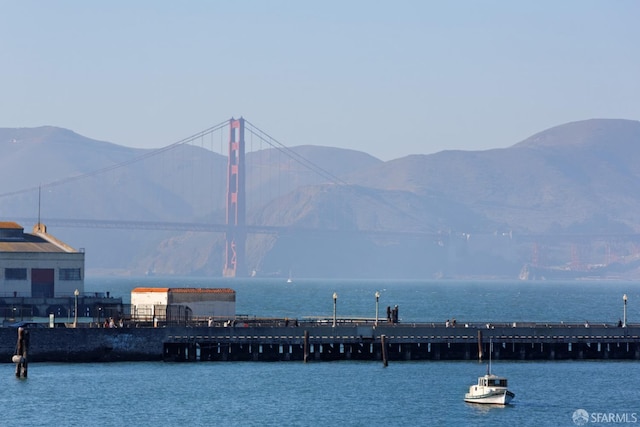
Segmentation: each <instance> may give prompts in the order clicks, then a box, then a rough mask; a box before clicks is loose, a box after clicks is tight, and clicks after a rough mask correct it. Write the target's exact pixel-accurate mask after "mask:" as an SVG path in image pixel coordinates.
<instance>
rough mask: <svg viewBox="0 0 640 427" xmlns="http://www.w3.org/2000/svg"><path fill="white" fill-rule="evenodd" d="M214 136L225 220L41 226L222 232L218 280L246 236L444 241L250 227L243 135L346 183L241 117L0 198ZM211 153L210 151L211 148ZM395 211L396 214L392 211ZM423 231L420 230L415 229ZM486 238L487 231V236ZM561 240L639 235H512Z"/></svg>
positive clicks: (236, 270)
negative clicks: (222, 166)
mask: <svg viewBox="0 0 640 427" xmlns="http://www.w3.org/2000/svg"><path fill="white" fill-rule="evenodd" d="M226 130H228V138H227V139H226V141H224V136H223V134H224V132H225V131H226ZM217 133H220V136H221V140H220V152H223V151H224V146H226V149H227V156H226V157H227V165H226V176H225V181H226V188H225V191H224V192H225V201H224V206H225V222H224V223H222V222H202V221H201V222H193V221H192V222H182V221H147V220H145V221H132V220H124V221H123V220H97V219H78V218H66V219H65V218H56V219H47V223H48V224H49V225H51V226H59V227H81V228H82V227H85V228H117V229H142V230H145V229H146V230H172V231H200V232H216V233H224V234H225V251H224V266H223V272H222V274H223V276H225V277H235V276H236V275H245V274H246V272H245V271H243V269H244V268H245V267H243V265H244V260H245V257H246V253H245V252H246V247H245V243H246V238H247V234H275V235H282V234H284V233H288V232H290V233H324V234H326V233H340V234H342V235H344V234H349V233H358V234H368V235H372V236H385V237H394V236H402V237H413V238H416V239H429V240H432V241H433V240H440V239H443V238H447V236H446V232H442V231H441V230H426V231H416V230H415V228H414V230H412V231H401V230H362V229H359V230H344V229H341V230H337V229H318V228H312V227H308V228H304V227H300V226H275V225H274V226H270V225H253V224H248V223H247V216H246V214H247V196H246V194H247V193H246V179H247V177H246V174H247V164H246V158H245V155H246V149H247V140H246V139H247V135H250V137H251V145H253V138H254V137H255V138H257V139H258V140H259V141H260V144H262V143H265V144H266V145H267V146H268V147H269V148H272V149H275V150H276V151H277V152H278V153H279V154H281V155H283V156H286V157H287V158H288V159H290V161H291V162H293V163H295V164H297V165H300V166H301V167H302V168H304V169H306V170H308V171H311V172H313V173H314V174H316V175H317V176H319V177H321V178H322V179H323V180H324V181H325V182H327V183H331V184H334V185H339V186H347V185H349V184H348V183H347V182H345V181H344V180H343V179H342V178H340V177H338V176H336V175H335V174H333V173H331V172H330V171H328V170H327V169H325V168H323V167H321V166H319V165H317V164H315V163H314V162H312V161H310V160H308V159H307V158H305V157H304V156H302V155H301V154H299V153H298V152H296V151H294V150H292V149H290V148H288V147H287V146H285V145H284V144H282V143H280V142H279V141H278V140H276V139H275V138H273V137H271V136H270V135H269V134H267V133H266V132H264V131H262V130H261V129H259V128H258V127H257V126H255V125H253V124H252V123H251V122H249V121H247V120H245V119H244V118H242V117H241V118H239V119H235V118H231V119H229V120H225V121H223V122H221V123H219V124H217V125H215V126H212V127H209V128H208V129H205V130H203V131H201V132H198V133H195V134H193V135H191V136H189V137H187V138H184V139H182V140H180V141H178V142H175V143H173V144H171V145H168V146H166V147H163V148H160V149H156V150H152V151H145V152H144V153H142V154H141V155H139V156H136V157H133V158H130V159H128V160H125V161H123V162H117V163H114V164H112V165H109V166H106V167H103V168H99V169H97V170H93V171H90V172H87V173H83V174H79V175H76V176H71V177H66V178H62V179H59V180H55V181H52V182H48V183H45V184H41V185H39V186H38V187H32V188H27V189H22V190H17V191H12V192H7V193H4V194H1V195H0V197H6V196H12V195H19V194H22V193H25V192H32V191H34V190H38V191H40V189H44V190H46V189H48V188H54V187H58V186H63V185H66V184H70V183H73V182H75V181H80V180H84V179H87V178H90V177H96V176H99V175H104V174H106V173H108V172H111V171H114V170H117V169H120V168H123V167H126V166H130V165H134V164H136V163H139V162H143V161H145V160H147V159H150V158H153V157H156V156H159V155H160V154H162V153H166V152H169V151H171V150H174V149H176V148H178V147H180V146H184V145H187V144H194V143H197V142H198V141H200V142H202V140H203V139H205V138H206V137H209V136H211V135H214V134H217ZM212 151H213V150H212ZM398 212H400V213H401V211H398ZM16 219H17V220H26V221H32V220H33V218H16ZM411 220H412V221H416V218H411ZM421 229H422V230H425V229H424V227H422V228H421ZM487 234H490V233H487ZM558 238H562V239H564V240H565V241H571V242H574V243H575V244H577V243H580V242H585V241H588V240H592V239H594V238H598V239H609V240H611V239H624V240H628V239H631V240H639V239H640V237H639V236H637V235H636V236H628V235H626V236H610V235H607V236H591V235H590V236H585V235H573V236H569V235H563V236H558V235H539V234H538V235H518V236H517V239H518V240H519V241H520V242H522V241H529V242H531V243H532V244H533V247H534V264H535V257H536V254H537V251H536V248H538V243H539V242H544V241H551V240H556V239H558Z"/></svg>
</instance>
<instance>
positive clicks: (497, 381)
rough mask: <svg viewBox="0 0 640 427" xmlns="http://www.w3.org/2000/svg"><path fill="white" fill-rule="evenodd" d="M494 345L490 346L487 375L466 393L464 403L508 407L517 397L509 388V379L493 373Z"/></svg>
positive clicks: (479, 379) (480, 378)
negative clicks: (492, 355) (492, 354)
mask: <svg viewBox="0 0 640 427" xmlns="http://www.w3.org/2000/svg"><path fill="white" fill-rule="evenodd" d="M492 352H493V343H492V342H490V344H489V366H488V367H487V374H486V375H484V376H482V377H478V384H476V385H472V386H471V387H469V393H465V395H464V401H465V402H469V403H484V404H490V405H508V404H509V402H511V400H512V399H513V398H514V397H516V395H515V393H513V392H512V391H509V389H508V388H507V386H508V385H507V379H506V378H505V377H499V376H497V375H493V374H492V373H491V353H492Z"/></svg>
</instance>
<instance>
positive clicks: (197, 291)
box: [131, 287, 236, 294]
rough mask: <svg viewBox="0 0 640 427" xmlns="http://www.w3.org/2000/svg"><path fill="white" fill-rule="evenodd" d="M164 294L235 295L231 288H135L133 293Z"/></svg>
mask: <svg viewBox="0 0 640 427" xmlns="http://www.w3.org/2000/svg"><path fill="white" fill-rule="evenodd" d="M134 292H135V293H145V292H163V293H176V294H177V293H185V294H186V293H191V294H235V293H236V291H234V290H233V289H230V288H144V287H142V288H135V289H133V290H132V291H131V293H134Z"/></svg>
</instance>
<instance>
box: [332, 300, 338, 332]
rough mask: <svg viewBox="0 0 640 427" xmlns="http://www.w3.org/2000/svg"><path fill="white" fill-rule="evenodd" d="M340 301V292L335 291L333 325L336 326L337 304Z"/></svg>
mask: <svg viewBox="0 0 640 427" xmlns="http://www.w3.org/2000/svg"><path fill="white" fill-rule="evenodd" d="M337 302H338V294H337V293H336V292H334V293H333V327H334V328H335V327H336V304H337Z"/></svg>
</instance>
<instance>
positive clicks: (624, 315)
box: [622, 294, 627, 328]
mask: <svg viewBox="0 0 640 427" xmlns="http://www.w3.org/2000/svg"><path fill="white" fill-rule="evenodd" d="M622 301H624V306H623V311H622V327H623V328H626V327H627V294H624V295H622Z"/></svg>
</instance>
